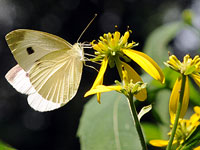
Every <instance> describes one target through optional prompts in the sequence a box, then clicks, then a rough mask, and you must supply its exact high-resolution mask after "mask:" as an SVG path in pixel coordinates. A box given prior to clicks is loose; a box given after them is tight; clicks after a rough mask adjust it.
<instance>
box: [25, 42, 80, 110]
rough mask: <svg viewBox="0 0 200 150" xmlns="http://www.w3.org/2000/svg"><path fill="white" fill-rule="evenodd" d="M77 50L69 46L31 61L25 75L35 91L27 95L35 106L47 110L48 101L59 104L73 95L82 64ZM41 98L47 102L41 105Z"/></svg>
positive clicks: (78, 80)
mask: <svg viewBox="0 0 200 150" xmlns="http://www.w3.org/2000/svg"><path fill="white" fill-rule="evenodd" d="M81 51H82V49H80V48H77V47H74V46H73V48H72V49H71V50H60V51H55V52H52V53H49V54H47V55H46V56H44V57H42V58H41V59H40V60H38V61H37V62H36V63H35V64H34V65H33V67H32V68H31V70H30V72H29V78H30V81H31V84H32V85H33V87H34V88H35V90H36V91H37V94H35V95H30V96H29V97H28V103H29V104H30V105H31V106H32V107H33V108H34V109H35V110H38V111H48V110H49V109H51V107H52V106H51V103H53V104H57V105H59V107H60V106H63V105H64V104H66V103H67V102H69V101H70V100H71V99H72V98H73V97H74V96H75V94H76V93H77V90H78V87H79V84H80V80H81V75H82V68H83V62H82V60H81V58H82V56H81V55H80V52H81ZM40 96H41V97H40ZM43 99H46V100H47V101H50V102H51V103H49V104H48V105H45V104H44V101H43Z"/></svg>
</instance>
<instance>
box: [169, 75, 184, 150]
mask: <svg viewBox="0 0 200 150" xmlns="http://www.w3.org/2000/svg"><path fill="white" fill-rule="evenodd" d="M185 80H186V76H185V75H182V83H181V91H180V98H179V102H178V108H177V111H176V117H175V121H174V125H173V128H172V133H171V136H170V138H169V143H168V145H167V148H166V150H171V147H172V143H173V140H174V136H175V133H176V128H177V126H178V120H179V116H180V113H181V108H182V103H183V95H184V89H185Z"/></svg>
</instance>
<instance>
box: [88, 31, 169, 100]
mask: <svg viewBox="0 0 200 150" xmlns="http://www.w3.org/2000/svg"><path fill="white" fill-rule="evenodd" d="M130 33H131V31H130V30H129V31H126V32H125V34H124V35H123V36H121V35H120V32H118V31H116V32H115V33H112V34H111V33H108V34H104V35H103V36H100V38H99V40H98V42H97V41H95V40H94V41H92V43H91V44H92V47H93V49H94V50H95V55H96V57H95V58H94V59H91V60H92V61H100V62H101V68H100V70H99V73H98V75H97V78H96V80H95V82H94V84H93V86H92V88H91V89H90V90H93V89H95V88H96V87H97V86H98V85H102V84H103V77H104V73H105V71H106V68H107V65H108V64H109V66H110V67H111V68H112V67H114V66H115V65H116V67H117V70H118V72H119V75H120V78H121V80H122V78H123V77H122V66H124V68H125V70H127V73H128V80H129V82H130V80H132V82H133V83H136V82H138V81H142V79H141V78H140V76H139V75H138V74H137V72H135V70H134V69H133V68H131V67H130V66H129V65H128V64H127V63H125V62H128V61H130V60H131V59H132V60H133V61H135V62H136V63H137V64H138V65H140V66H141V67H142V68H143V69H144V70H145V71H146V72H147V73H148V74H150V75H151V76H152V77H153V78H155V79H156V80H160V81H161V82H162V83H164V81H165V78H164V74H163V73H162V71H161V69H160V67H159V66H158V65H157V64H156V62H155V61H154V60H153V59H152V58H150V57H149V56H147V55H146V54H144V53H142V52H139V51H136V50H132V48H133V47H135V46H137V45H138V44H137V43H135V42H134V41H132V42H131V43H128V38H129V36H130ZM121 58H122V59H123V60H124V61H125V62H124V61H122V60H121ZM89 95H91V92H90V91H88V92H87V93H86V94H85V97H86V96H89ZM146 97H147V92H146V89H143V90H141V91H140V92H139V93H138V94H137V95H136V98H137V99H138V100H140V101H143V100H145V99H146ZM97 100H98V102H99V103H100V92H99V93H97Z"/></svg>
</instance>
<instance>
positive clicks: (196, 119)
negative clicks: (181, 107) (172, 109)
mask: <svg viewBox="0 0 200 150" xmlns="http://www.w3.org/2000/svg"><path fill="white" fill-rule="evenodd" d="M194 112H195V113H194V114H193V115H192V116H191V117H190V119H189V120H186V119H179V122H178V126H177V130H176V134H175V137H174V141H173V145H174V146H175V147H178V146H180V145H181V144H182V143H183V142H184V141H185V140H186V139H187V138H188V136H189V135H190V134H191V133H192V132H193V131H194V130H195V129H196V128H197V126H199V124H200V107H199V106H195V107H194ZM171 123H172V124H171V126H170V127H171V128H172V126H173V122H171ZM168 135H171V131H170V132H169V133H168ZM149 143H150V144H151V145H153V146H156V147H165V146H167V144H168V141H167V140H151V141H149Z"/></svg>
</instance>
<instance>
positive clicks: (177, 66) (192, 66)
mask: <svg viewBox="0 0 200 150" xmlns="http://www.w3.org/2000/svg"><path fill="white" fill-rule="evenodd" d="M165 65H167V66H168V67H170V68H172V69H173V70H175V71H177V72H179V73H181V74H182V75H184V76H186V81H185V87H184V96H183V104H182V108H181V113H180V118H183V117H184V115H185V113H186V111H187V108H188V103H189V83H188V82H189V81H188V76H190V77H192V78H193V80H194V81H195V83H196V84H197V85H198V86H200V74H199V73H200V57H199V56H195V57H194V58H193V59H192V58H190V56H189V55H186V56H185V57H184V59H183V62H182V63H181V62H180V61H179V60H178V59H177V58H176V56H175V55H171V56H170V57H169V60H168V61H167V62H166V63H165ZM181 83H182V78H181V77H179V78H178V79H177V80H176V82H175V84H174V87H173V90H172V94H171V97H170V102H169V112H170V117H171V119H172V121H173V120H174V118H175V114H176V110H177V105H178V101H179V97H180V90H181Z"/></svg>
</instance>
